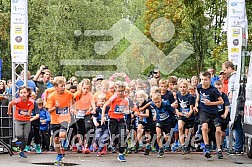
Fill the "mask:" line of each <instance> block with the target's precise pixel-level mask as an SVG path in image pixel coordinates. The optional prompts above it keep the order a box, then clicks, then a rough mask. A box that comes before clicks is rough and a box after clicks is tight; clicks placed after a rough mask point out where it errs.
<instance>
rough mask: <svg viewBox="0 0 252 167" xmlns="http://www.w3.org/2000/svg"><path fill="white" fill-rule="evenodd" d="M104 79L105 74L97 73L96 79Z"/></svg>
mask: <svg viewBox="0 0 252 167" xmlns="http://www.w3.org/2000/svg"><path fill="white" fill-rule="evenodd" d="M103 79H104V76H103V75H97V76H96V80H103Z"/></svg>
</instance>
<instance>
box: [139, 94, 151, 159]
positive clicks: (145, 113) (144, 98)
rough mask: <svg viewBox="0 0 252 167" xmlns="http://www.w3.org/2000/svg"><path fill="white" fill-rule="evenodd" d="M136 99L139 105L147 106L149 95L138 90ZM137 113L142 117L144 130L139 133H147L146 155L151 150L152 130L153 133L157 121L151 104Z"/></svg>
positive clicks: (141, 123) (140, 122) (141, 122)
mask: <svg viewBox="0 0 252 167" xmlns="http://www.w3.org/2000/svg"><path fill="white" fill-rule="evenodd" d="M136 99H137V101H138V102H139V107H143V106H145V105H146V104H147V103H148V102H149V101H148V95H147V94H146V93H145V92H144V91H143V90H139V91H137V92H136ZM136 115H137V116H138V117H139V118H140V121H139V124H140V125H141V126H143V127H142V129H143V130H144V131H142V129H139V130H141V131H140V132H139V133H138V135H141V136H142V134H143V133H144V134H145V139H146V148H145V152H144V155H149V152H150V150H151V145H150V140H151V132H152V133H153V132H154V131H155V122H154V120H153V114H152V106H149V107H148V108H146V109H144V110H142V111H141V110H140V112H136ZM154 116H155V115H154Z"/></svg>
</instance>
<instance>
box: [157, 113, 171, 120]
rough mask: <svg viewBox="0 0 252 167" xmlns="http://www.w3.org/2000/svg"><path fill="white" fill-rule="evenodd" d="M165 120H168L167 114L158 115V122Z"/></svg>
mask: <svg viewBox="0 0 252 167" xmlns="http://www.w3.org/2000/svg"><path fill="white" fill-rule="evenodd" d="M167 118H169V115H168V114H167V113H160V114H159V121H164V120H166V119H167Z"/></svg>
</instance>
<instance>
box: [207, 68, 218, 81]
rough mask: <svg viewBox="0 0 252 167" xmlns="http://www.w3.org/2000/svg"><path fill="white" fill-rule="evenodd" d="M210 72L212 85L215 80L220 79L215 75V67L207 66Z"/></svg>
mask: <svg viewBox="0 0 252 167" xmlns="http://www.w3.org/2000/svg"><path fill="white" fill-rule="evenodd" d="M207 72H209V73H210V74H211V85H214V82H215V81H217V80H220V78H219V77H218V76H216V75H215V69H214V68H209V69H208V70H207Z"/></svg>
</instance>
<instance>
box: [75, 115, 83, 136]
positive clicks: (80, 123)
mask: <svg viewBox="0 0 252 167" xmlns="http://www.w3.org/2000/svg"><path fill="white" fill-rule="evenodd" d="M76 124H77V134H81V135H82V136H84V135H85V122H84V119H82V118H80V119H78V120H77V122H76Z"/></svg>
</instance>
